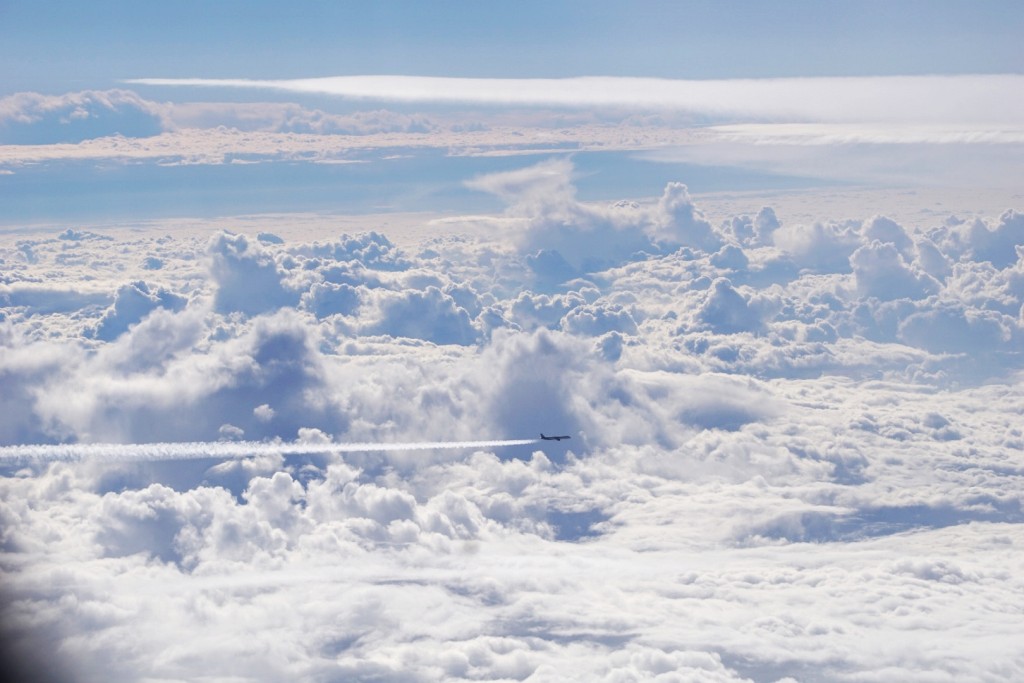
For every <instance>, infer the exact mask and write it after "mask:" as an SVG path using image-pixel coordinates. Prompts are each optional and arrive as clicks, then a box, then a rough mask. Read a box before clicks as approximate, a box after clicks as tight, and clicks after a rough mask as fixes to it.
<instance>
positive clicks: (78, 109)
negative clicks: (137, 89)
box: [0, 90, 166, 145]
mask: <svg viewBox="0 0 1024 683" xmlns="http://www.w3.org/2000/svg"><path fill="white" fill-rule="evenodd" d="M165 125H166V122H165V119H164V108H163V107H161V106H160V105H159V104H157V103H155V102H150V101H148V100H145V99H143V98H142V97H139V96H138V95H137V94H135V93H133V92H131V91H129V90H106V91H98V90H86V91H82V92H77V93H67V94H64V95H41V94H39V93H30V92H24V93H17V94H14V95H8V96H7V97H4V98H0V144H5V145H42V144H53V143H59V142H80V141H82V140H88V139H91V138H99V137H107V136H114V135H118V136H124V137H148V136H151V135H157V134H159V133H161V132H162V131H163V130H164V128H165Z"/></svg>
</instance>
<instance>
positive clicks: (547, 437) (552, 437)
mask: <svg viewBox="0 0 1024 683" xmlns="http://www.w3.org/2000/svg"><path fill="white" fill-rule="evenodd" d="M540 438H542V439H544V440H545V441H561V440H562V439H568V438H570V437H568V436H544V432H541V433H540Z"/></svg>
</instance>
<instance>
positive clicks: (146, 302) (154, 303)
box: [89, 280, 187, 342]
mask: <svg viewBox="0 0 1024 683" xmlns="http://www.w3.org/2000/svg"><path fill="white" fill-rule="evenodd" d="M186 303H187V299H186V298H185V297H183V296H179V295H177V294H175V293H173V292H170V291H168V290H166V289H164V288H162V287H161V288H157V289H156V290H155V291H153V290H151V289H150V287H149V285H147V284H146V283H145V282H143V281H141V280H140V281H138V282H132V283H130V284H126V285H123V286H122V287H120V288H119V289H118V290H117V294H116V295H115V297H114V305H113V306H111V307H110V308H109V309H107V311H106V313H104V314H103V317H102V318H101V319H100V321H99V323H98V324H97V325H96V327H95V328H92V329H91V330H90V331H89V333H90V336H92V337H95V338H96V339H101V340H103V341H108V342H109V341H113V340H114V339H117V338H118V337H119V336H121V335H122V334H124V333H125V332H126V331H128V328H129V326H131V325H134V324H135V323H137V322H139V321H140V320H142V318H144V317H145V316H146V315H148V314H149V313H151V312H152V311H154V310H156V309H157V308H165V309H167V310H169V311H180V310H181V309H183V308H184V307H185V304H186Z"/></svg>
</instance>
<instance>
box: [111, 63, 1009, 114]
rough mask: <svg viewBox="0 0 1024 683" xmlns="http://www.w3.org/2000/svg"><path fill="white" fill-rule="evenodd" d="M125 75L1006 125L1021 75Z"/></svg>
mask: <svg viewBox="0 0 1024 683" xmlns="http://www.w3.org/2000/svg"><path fill="white" fill-rule="evenodd" d="M125 82H126V83H131V84H134V85H148V86H189V87H214V88H248V89H263V90H278V91H285V92H292V93H296V94H307V95H334V96H338V97H345V98H352V99H363V100H387V101H396V102H434V103H474V104H493V105H550V106H562V107H576V106H583V107H591V106H600V107H641V108H664V109H682V110H688V111H694V112H699V113H704V114H709V115H713V116H722V117H726V118H730V117H740V118H749V117H753V118H756V119H760V120H765V121H826V122H861V121H872V122H901V123H915V124H917V123H931V124H935V123H945V124H968V123H971V124H973V123H987V124H1000V123H1003V124H1007V123H1017V122H1019V121H1020V113H1019V112H1020V111H1021V107H1022V105H1024V94H1022V93H1024V76H1020V75H1015V74H1005V75H967V76H959V75H958V76H944V75H937V76H886V77H843V78H769V79H731V80H672V79H660V78H622V77H579V78H564V79H544V78H521V79H498V78H442V77H422V76H334V77H326V78H299V79H288V80H250V79H208V78H139V79H130V80H126V81H125ZM951 94H953V96H951Z"/></svg>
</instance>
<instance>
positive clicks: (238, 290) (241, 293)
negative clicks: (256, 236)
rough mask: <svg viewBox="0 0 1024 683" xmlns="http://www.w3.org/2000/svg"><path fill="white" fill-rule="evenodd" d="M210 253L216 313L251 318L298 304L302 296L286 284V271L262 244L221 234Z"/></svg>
mask: <svg viewBox="0 0 1024 683" xmlns="http://www.w3.org/2000/svg"><path fill="white" fill-rule="evenodd" d="M207 251H208V253H209V255H210V259H211V265H210V274H211V276H212V279H213V281H214V283H215V285H216V292H215V294H214V308H215V310H217V311H219V312H222V313H227V312H230V311H239V312H241V313H246V314H250V315H251V314H255V313H263V312H266V311H273V310H276V309H278V308H281V307H283V306H290V305H294V304H296V303H297V302H298V295H297V294H296V293H295V292H293V291H290V290H289V289H288V288H287V287H286V286H285V284H284V283H283V280H284V272H283V269H282V268H281V267H280V266H279V265H278V263H277V262H276V261H275V260H274V258H273V256H272V255H271V254H270V253H269V252H267V251H266V250H265V249H264V248H263V247H262V246H261V245H260V243H259V242H250V241H249V239H248V238H247V237H246V236H245V235H232V234H229V233H226V232H221V233H219V234H218V235H215V236H214V237H212V238H211V239H210V244H209V246H208V247H207Z"/></svg>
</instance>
